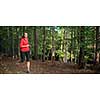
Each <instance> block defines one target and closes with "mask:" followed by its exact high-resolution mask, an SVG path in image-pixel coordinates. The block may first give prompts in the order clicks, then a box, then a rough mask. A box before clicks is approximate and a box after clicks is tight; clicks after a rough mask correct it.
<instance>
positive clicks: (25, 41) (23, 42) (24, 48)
mask: <svg viewBox="0 0 100 100" xmlns="http://www.w3.org/2000/svg"><path fill="white" fill-rule="evenodd" d="M20 50H21V51H22V52H27V51H29V50H30V48H29V43H28V38H21V41H20Z"/></svg>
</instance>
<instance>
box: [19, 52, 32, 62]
mask: <svg viewBox="0 0 100 100" xmlns="http://www.w3.org/2000/svg"><path fill="white" fill-rule="evenodd" d="M20 54H21V62H24V61H25V60H26V61H30V51H27V52H22V51H20Z"/></svg>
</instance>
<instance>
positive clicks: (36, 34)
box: [34, 27, 38, 60]
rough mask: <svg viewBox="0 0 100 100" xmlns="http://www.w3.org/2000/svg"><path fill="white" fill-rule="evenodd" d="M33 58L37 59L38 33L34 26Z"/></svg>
mask: <svg viewBox="0 0 100 100" xmlns="http://www.w3.org/2000/svg"><path fill="white" fill-rule="evenodd" d="M34 58H35V60H38V33H37V32H36V27H34Z"/></svg>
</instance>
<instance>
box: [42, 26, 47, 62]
mask: <svg viewBox="0 0 100 100" xmlns="http://www.w3.org/2000/svg"><path fill="white" fill-rule="evenodd" d="M45 31H46V30H45V26H44V27H43V59H42V61H43V62H44V61H45V46H46V32H45Z"/></svg>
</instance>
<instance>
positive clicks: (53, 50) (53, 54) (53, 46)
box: [51, 29, 55, 63]
mask: <svg viewBox="0 0 100 100" xmlns="http://www.w3.org/2000/svg"><path fill="white" fill-rule="evenodd" d="M54 34H55V32H54V29H52V57H51V59H52V63H54V61H55V41H54Z"/></svg>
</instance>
